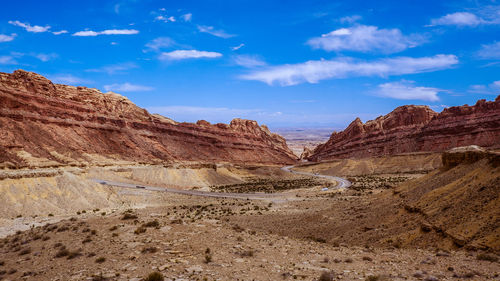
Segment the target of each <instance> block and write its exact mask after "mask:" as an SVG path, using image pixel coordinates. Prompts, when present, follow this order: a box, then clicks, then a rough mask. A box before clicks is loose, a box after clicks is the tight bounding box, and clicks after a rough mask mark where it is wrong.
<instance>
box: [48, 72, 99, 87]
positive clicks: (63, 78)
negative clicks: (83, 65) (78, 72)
mask: <svg viewBox="0 0 500 281" xmlns="http://www.w3.org/2000/svg"><path fill="white" fill-rule="evenodd" d="M47 78H48V79H50V80H51V81H52V82H54V83H58V84H66V85H81V84H90V83H92V82H91V81H89V80H86V79H83V78H80V77H76V76H74V75H71V74H53V75H47Z"/></svg>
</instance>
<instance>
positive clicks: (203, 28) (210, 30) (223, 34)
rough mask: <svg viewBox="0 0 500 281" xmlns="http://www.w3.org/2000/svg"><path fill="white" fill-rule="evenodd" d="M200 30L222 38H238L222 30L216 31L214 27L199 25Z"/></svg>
mask: <svg viewBox="0 0 500 281" xmlns="http://www.w3.org/2000/svg"><path fill="white" fill-rule="evenodd" d="M198 30H199V31H200V32H204V33H208V34H210V35H213V36H216V37H220V38H231V37H234V36H236V35H234V34H229V33H227V32H225V31H224V30H222V29H215V28H214V27H213V26H207V25H198Z"/></svg>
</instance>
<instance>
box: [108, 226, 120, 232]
mask: <svg viewBox="0 0 500 281" xmlns="http://www.w3.org/2000/svg"><path fill="white" fill-rule="evenodd" d="M117 229H118V225H115V226H112V227H111V228H110V229H109V231H115V230H117Z"/></svg>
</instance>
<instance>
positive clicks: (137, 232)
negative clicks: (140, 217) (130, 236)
mask: <svg viewBox="0 0 500 281" xmlns="http://www.w3.org/2000/svg"><path fill="white" fill-rule="evenodd" d="M146 230H147V228H145V227H144V226H140V227H138V228H136V229H135V230H134V234H136V235H137V234H141V233H144V232H146Z"/></svg>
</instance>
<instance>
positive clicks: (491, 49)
mask: <svg viewBox="0 0 500 281" xmlns="http://www.w3.org/2000/svg"><path fill="white" fill-rule="evenodd" d="M477 55H478V56H479V57H480V58H483V59H500V42H495V43H492V44H486V45H481V49H479V51H478V52H477Z"/></svg>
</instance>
